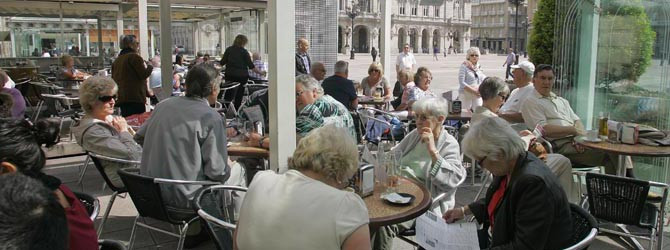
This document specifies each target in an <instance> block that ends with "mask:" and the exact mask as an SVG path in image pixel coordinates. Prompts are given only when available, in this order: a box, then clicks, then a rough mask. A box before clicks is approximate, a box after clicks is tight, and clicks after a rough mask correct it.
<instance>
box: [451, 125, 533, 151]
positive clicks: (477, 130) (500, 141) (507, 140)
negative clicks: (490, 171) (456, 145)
mask: <svg viewBox="0 0 670 250" xmlns="http://www.w3.org/2000/svg"><path fill="white" fill-rule="evenodd" d="M461 147H462V149H463V153H464V154H465V155H467V156H468V157H470V158H473V159H482V158H484V157H488V158H489V159H492V160H503V161H508V160H511V159H514V158H515V157H518V156H519V155H521V154H523V153H524V152H526V149H525V148H524V143H523V140H521V137H519V135H518V134H517V133H516V131H514V129H512V127H511V126H510V124H509V123H508V122H507V121H505V120H504V119H502V118H500V117H486V118H484V119H482V120H480V121H479V122H477V123H475V124H474V125H472V126H471V127H470V129H469V130H468V132H467V133H465V137H464V138H463V141H462V142H461Z"/></svg>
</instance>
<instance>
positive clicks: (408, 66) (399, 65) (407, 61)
mask: <svg viewBox="0 0 670 250" xmlns="http://www.w3.org/2000/svg"><path fill="white" fill-rule="evenodd" d="M416 65H417V63H416V59H414V54H412V52H409V44H407V43H406V44H405V46H404V47H403V49H402V53H400V55H398V58H397V59H396V61H395V71H396V73H398V71H400V70H401V69H405V70H407V71H409V72H414V67H416Z"/></svg>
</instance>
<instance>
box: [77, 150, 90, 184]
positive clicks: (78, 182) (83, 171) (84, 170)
mask: <svg viewBox="0 0 670 250" xmlns="http://www.w3.org/2000/svg"><path fill="white" fill-rule="evenodd" d="M90 162H91V157H90V156H86V161H85V162H84V166H83V167H84V169H83V170H82V171H81V174H79V180H77V184H79V185H81V184H82V181H83V180H84V175H86V169H88V163H90ZM81 190H82V191H84V187H83V186H82V187H81Z"/></svg>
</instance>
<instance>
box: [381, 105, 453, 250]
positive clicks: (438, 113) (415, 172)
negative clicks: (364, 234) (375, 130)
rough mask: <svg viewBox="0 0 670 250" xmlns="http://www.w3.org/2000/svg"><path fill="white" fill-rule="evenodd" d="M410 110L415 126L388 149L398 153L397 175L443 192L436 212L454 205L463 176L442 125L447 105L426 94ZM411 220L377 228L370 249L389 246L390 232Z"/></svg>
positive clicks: (401, 229)
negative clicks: (413, 114)
mask: <svg viewBox="0 0 670 250" xmlns="http://www.w3.org/2000/svg"><path fill="white" fill-rule="evenodd" d="M412 110H413V111H414V113H415V116H414V117H415V120H416V129H415V130H413V131H412V132H410V133H409V134H407V135H406V136H405V138H403V139H402V141H400V143H399V144H398V146H396V147H394V148H393V150H392V151H393V152H392V153H393V154H395V155H400V167H399V172H400V175H401V176H404V177H407V178H410V179H414V180H416V181H417V182H419V183H421V184H423V185H425V186H426V188H427V189H428V191H430V195H431V197H437V196H438V195H440V194H443V193H446V195H445V197H444V198H443V199H442V200H440V201H438V202H437V204H438V205H437V206H434V207H433V208H432V211H433V212H435V213H436V214H442V213H443V212H445V211H447V210H448V209H452V208H453V207H454V204H455V202H456V201H455V194H456V189H457V188H458V186H459V185H460V183H461V181H463V180H464V179H465V176H466V171H465V168H464V167H463V164H462V163H461V153H460V149H459V146H458V142H457V141H456V139H455V138H454V137H453V136H451V135H450V134H449V133H448V132H447V131H446V130H445V129H444V127H443V126H442V124H443V123H444V120H445V119H446V118H447V114H448V110H449V109H448V105H447V102H446V101H445V100H444V98H436V97H426V98H423V99H421V100H418V101H417V102H415V103H414V104H413V105H412ZM413 223H414V221H413V220H410V221H407V222H404V223H400V224H396V225H391V226H387V227H383V228H380V230H379V231H377V232H376V233H377V235H376V237H375V238H374V239H373V241H374V245H375V247H374V249H391V248H392V244H393V236H394V235H396V234H397V233H398V232H399V231H403V229H408V228H410V227H411V226H412V224H413Z"/></svg>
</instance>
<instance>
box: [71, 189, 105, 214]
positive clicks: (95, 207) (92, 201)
mask: <svg viewBox="0 0 670 250" xmlns="http://www.w3.org/2000/svg"><path fill="white" fill-rule="evenodd" d="M73 193H74V195H75V196H77V199H78V200H79V202H81V204H82V205H84V208H86V213H88V217H89V218H90V219H91V221H95V218H96V217H98V213H99V212H100V201H98V199H97V198H95V197H93V196H91V195H89V194H86V193H80V192H73Z"/></svg>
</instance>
